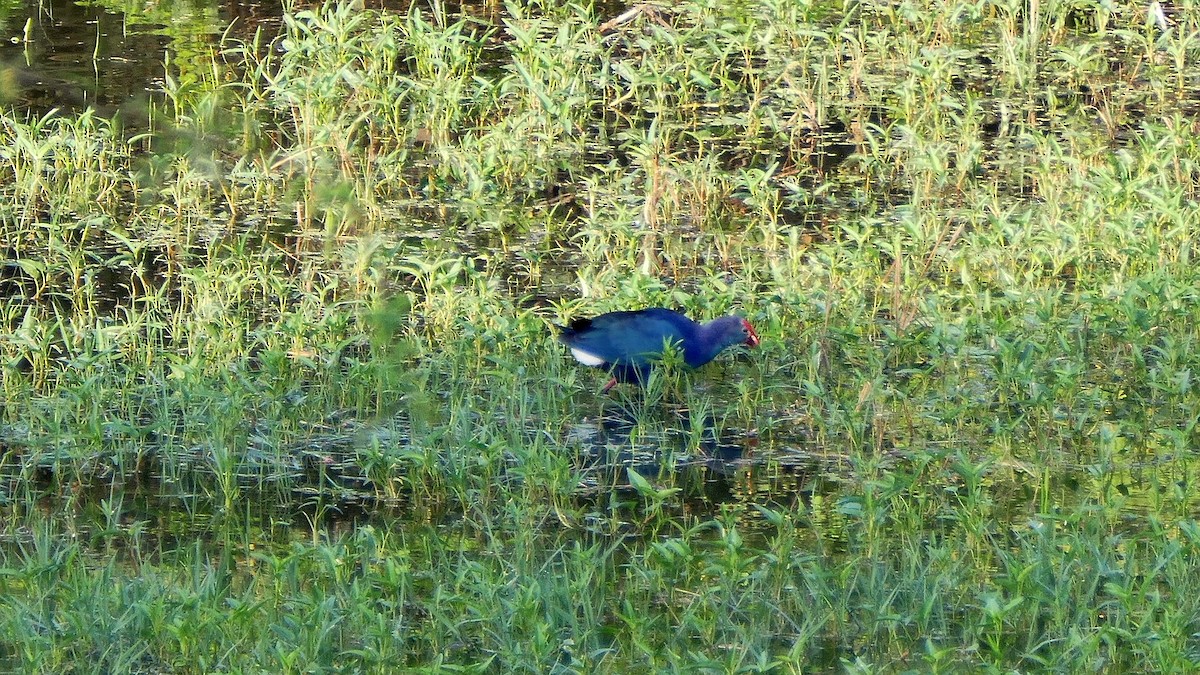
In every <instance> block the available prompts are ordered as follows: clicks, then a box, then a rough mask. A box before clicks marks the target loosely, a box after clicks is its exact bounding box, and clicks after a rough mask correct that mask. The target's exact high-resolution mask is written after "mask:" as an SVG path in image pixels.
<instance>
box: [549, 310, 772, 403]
mask: <svg viewBox="0 0 1200 675" xmlns="http://www.w3.org/2000/svg"><path fill="white" fill-rule="evenodd" d="M559 328H560V330H561V331H562V332H561V333H560V334H559V336H558V340H559V342H562V343H563V344H565V345H567V346H568V347H570V348H571V353H572V354H573V355H574V356H575V358H576V359H577V360H578V361H579V362H580V363H582V364H584V365H588V366H595V367H597V368H604V369H605V370H608V371H609V372H611V373H612V375H613V379H612V380H610V381H609V382H608V384H606V385H604V389H603V390H601V392H602V393H603V392H606V391H608V390H609V389H612V388H613V386H615V385H616V384H617V382H641V383H644V382H645V381H646V378H647V377H648V376H649V375H650V369H651V368H652V367H653V364H654V361H655V360H656V359H658V358H659V357H661V356H662V353H663V349H664V346H665V345H667V344H673V345H675V347H676V349H679V350H680V351H681V352H683V360H684V362H685V363H687V364H688V365H689V366H691V367H692V368H699V367H700V366H702V365H704V364H706V363H708V362H709V361H712V360H713V359H714V358H716V356H717V354H720V353H721V352H722V351H724V350H725V348H726V347H732V346H733V345H737V344H744V345H747V346H749V347H754V346H757V345H758V342H759V340H758V333H755V332H754V327H753V326H751V325H750V322H749V321H747V320H745V319H743V318H742V317H740V316H723V317H721V318H719V319H715V320H713V321H709V322H708V323H696V322H695V321H692V320H691V319H689V318H687V317H686V316H684V315H682V314H680V313H679V312H676V311H673V310H670V309H663V308H662V307H652V308H650V309H639V310H636V311H632V312H609V313H608V314H601V315H600V316H597V317H595V318H591V319H576V320H574V321H572V322H571V325H569V326H567V327H565V328H563V327H561V326H560V327H559Z"/></svg>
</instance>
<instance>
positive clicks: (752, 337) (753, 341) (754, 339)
mask: <svg viewBox="0 0 1200 675" xmlns="http://www.w3.org/2000/svg"><path fill="white" fill-rule="evenodd" d="M742 323H744V324H746V333H747V334H748V335H749V337H747V338H746V344H747V345H749V346H751V347H757V346H758V343H759V342H762V341H761V340H759V339H758V333H755V332H754V326H751V325H750V322H749V321H746V320H744V319H743V320H742Z"/></svg>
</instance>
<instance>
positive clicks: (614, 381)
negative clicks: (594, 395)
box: [600, 377, 617, 394]
mask: <svg viewBox="0 0 1200 675" xmlns="http://www.w3.org/2000/svg"><path fill="white" fill-rule="evenodd" d="M615 386H617V378H615V377H614V378H613V379H611V380H609V381H608V384H606V385H604V388H603V389H601V390H600V393H601V394H607V393H608V390H609V389H612V388H613V387H615Z"/></svg>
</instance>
